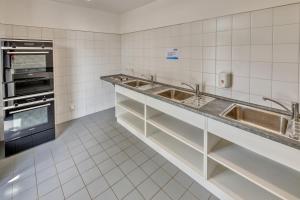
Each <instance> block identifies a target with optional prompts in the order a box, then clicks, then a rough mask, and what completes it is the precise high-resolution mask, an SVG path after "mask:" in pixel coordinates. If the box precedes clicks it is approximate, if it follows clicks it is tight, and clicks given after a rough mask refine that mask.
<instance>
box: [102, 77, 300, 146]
mask: <svg viewBox="0 0 300 200" xmlns="http://www.w3.org/2000/svg"><path fill="white" fill-rule="evenodd" d="M119 75H123V76H127V77H129V78H132V79H140V80H145V79H141V78H138V77H133V76H128V75H124V74H114V75H110V76H102V77H101V79H102V80H104V81H107V82H109V83H112V84H113V85H120V86H122V87H125V88H128V89H131V90H134V91H136V92H139V93H142V94H145V95H147V96H150V97H153V98H155V99H159V100H161V101H164V102H167V103H170V104H173V105H176V106H178V107H181V108H184V109H186V110H190V111H192V112H195V113H198V114H200V115H203V116H206V117H209V118H211V119H215V120H217V121H220V122H223V123H225V124H228V125H231V126H234V127H237V128H240V129H242V130H245V131H248V132H250V133H253V134H256V135H259V136H261V137H264V138H267V139H270V140H273V141H276V142H278V143H281V144H284V145H287V146H290V147H293V148H295V149H299V150H300V141H297V140H293V139H291V138H289V137H286V136H283V135H278V134H274V133H272V132H269V131H266V130H263V129H259V128H255V127H253V126H249V125H246V124H242V123H239V122H237V121H234V120H230V119H228V118H225V117H222V116H220V114H221V113H222V112H224V110H225V109H226V108H228V107H229V106H230V105H232V104H233V103H238V104H243V105H247V106H251V107H255V108H260V109H264V110H267V111H272V112H277V113H280V114H287V113H286V112H284V111H281V110H278V109H273V108H268V107H264V106H259V105H256V104H251V103H247V102H243V101H237V100H234V99H229V98H224V97H220V96H216V95H211V94H207V93H202V94H204V95H206V96H211V97H213V98H215V100H213V101H211V102H209V103H207V104H206V105H204V106H202V107H201V108H200V109H197V108H194V107H190V106H187V105H184V104H182V103H179V102H174V101H172V100H169V99H167V98H163V97H160V96H158V95H155V94H154V93H155V91H159V90H162V89H164V88H169V87H172V88H178V87H176V86H172V85H167V84H164V83H159V82H157V83H158V84H160V85H161V86H159V87H156V88H152V89H148V90H140V89H137V88H133V87H130V86H127V85H125V84H122V82H121V81H118V80H115V79H113V78H112V77H114V76H119ZM146 81H147V80H146ZM179 89H181V90H186V89H184V88H179ZM187 91H189V90H187Z"/></svg>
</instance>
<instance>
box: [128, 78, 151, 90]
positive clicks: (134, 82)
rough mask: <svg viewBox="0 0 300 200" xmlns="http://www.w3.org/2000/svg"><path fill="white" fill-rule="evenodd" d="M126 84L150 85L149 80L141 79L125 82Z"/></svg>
mask: <svg viewBox="0 0 300 200" xmlns="http://www.w3.org/2000/svg"><path fill="white" fill-rule="evenodd" d="M124 84H125V85H128V86H131V87H136V88H137V87H142V86H145V85H149V84H150V83H149V82H146V81H140V80H133V81H128V82H126V83H124Z"/></svg>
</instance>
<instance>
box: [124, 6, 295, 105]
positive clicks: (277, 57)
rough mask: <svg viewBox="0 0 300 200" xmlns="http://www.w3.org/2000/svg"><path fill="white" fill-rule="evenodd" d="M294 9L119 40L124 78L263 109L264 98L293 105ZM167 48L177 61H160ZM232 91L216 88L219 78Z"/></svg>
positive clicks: (160, 30) (171, 27) (167, 29)
mask: <svg viewBox="0 0 300 200" xmlns="http://www.w3.org/2000/svg"><path fill="white" fill-rule="evenodd" d="M299 20H300V5H299V4H293V5H287V6H282V7H276V8H270V9H265V10H259V11H253V12H247V13H241V14H236V15H230V16H224V17H219V18H214V19H208V20H203V21H197V22H192V23H186V24H181V25H174V26H169V27H163V28H159V29H151V30H146V31H140V32H135V33H129V34H124V35H122V66H123V71H124V72H127V73H134V74H135V75H140V74H156V75H157V79H158V80H159V81H162V82H166V83H172V84H178V85H179V84H180V82H190V83H201V84H202V86H203V89H204V91H206V92H209V93H214V94H218V95H222V96H226V97H232V98H235V99H239V100H244V101H248V102H252V103H257V104H262V105H266V106H274V107H275V105H271V103H269V102H263V101H262V97H263V96H268V97H272V98H275V99H277V100H280V101H281V102H283V103H285V104H287V105H289V103H290V102H291V101H299V47H300V46H299V37H300V34H299V25H300V22H299ZM167 48H178V49H179V52H180V59H179V60H177V61H174V60H172V61H170V60H166V58H165V55H166V50H167ZM224 71H225V72H231V73H232V76H233V85H232V88H230V89H221V88H218V87H217V85H216V81H217V79H218V73H219V72H224Z"/></svg>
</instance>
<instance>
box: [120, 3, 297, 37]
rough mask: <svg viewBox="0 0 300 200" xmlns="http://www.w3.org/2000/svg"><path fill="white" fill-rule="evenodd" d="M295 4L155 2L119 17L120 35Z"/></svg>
mask: <svg viewBox="0 0 300 200" xmlns="http://www.w3.org/2000/svg"><path fill="white" fill-rule="evenodd" d="M295 2H300V1H299V0H157V1H154V2H153V3H151V4H148V5H146V6H143V7H140V8H137V9H135V10H132V11H129V12H127V13H124V14H123V15H122V16H121V32H122V33H128V32H133V31H139V30H146V29H150V28H157V27H163V26H168V25H174V24H179V23H185V22H191V21H196V20H201V19H207V18H212V17H219V16H222V15H228V14H236V13H239V12H246V11H252V10H257V9H263V8H269V7H274V6H279V5H284V4H289V3H295Z"/></svg>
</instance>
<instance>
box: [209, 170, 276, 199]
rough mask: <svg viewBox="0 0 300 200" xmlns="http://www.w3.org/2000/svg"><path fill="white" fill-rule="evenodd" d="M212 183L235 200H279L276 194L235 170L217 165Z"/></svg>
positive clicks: (211, 179)
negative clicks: (236, 172)
mask: <svg viewBox="0 0 300 200" xmlns="http://www.w3.org/2000/svg"><path fill="white" fill-rule="evenodd" d="M208 181H210V182H211V183H212V184H214V185H215V186H217V187H218V188H219V189H221V190H222V191H224V192H225V193H226V194H228V195H229V196H231V197H232V199H235V200H254V199H255V200H277V199H280V198H277V197H276V196H273V195H272V194H271V193H269V192H267V191H265V190H263V189H262V188H260V187H258V186H256V185H255V184H253V183H251V182H249V181H248V180H246V179H244V178H243V177H241V176H239V175H238V174H235V173H234V172H232V171H230V170H228V169H224V168H223V167H222V166H217V167H216V169H215V171H214V173H213V176H212V178H210V179H209V180H208Z"/></svg>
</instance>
